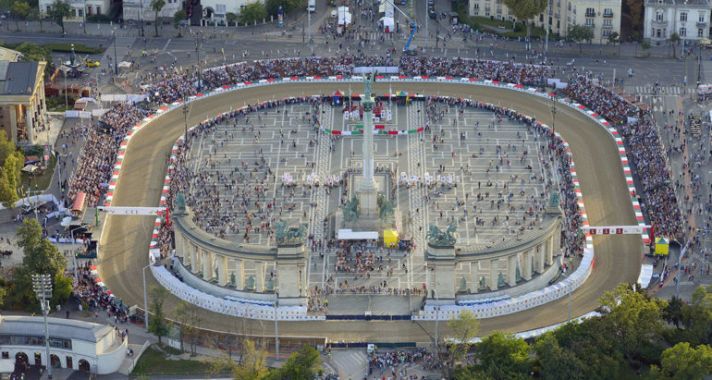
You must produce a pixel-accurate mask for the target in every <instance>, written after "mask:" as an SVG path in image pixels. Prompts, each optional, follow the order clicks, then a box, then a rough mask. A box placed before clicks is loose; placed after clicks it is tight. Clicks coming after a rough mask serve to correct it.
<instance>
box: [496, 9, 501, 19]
mask: <svg viewBox="0 0 712 380" xmlns="http://www.w3.org/2000/svg"><path fill="white" fill-rule="evenodd" d="M497 17H502V8H497Z"/></svg>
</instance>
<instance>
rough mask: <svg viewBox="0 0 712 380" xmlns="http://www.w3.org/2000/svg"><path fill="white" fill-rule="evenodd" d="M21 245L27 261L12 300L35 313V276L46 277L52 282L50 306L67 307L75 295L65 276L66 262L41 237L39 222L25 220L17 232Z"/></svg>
mask: <svg viewBox="0 0 712 380" xmlns="http://www.w3.org/2000/svg"><path fill="white" fill-rule="evenodd" d="M17 238H18V245H19V246H20V247H22V248H23V251H24V257H23V258H22V265H20V266H19V267H18V268H17V269H16V271H15V274H14V278H13V283H12V286H11V288H10V293H9V298H10V300H11V301H12V303H13V304H14V305H16V306H20V307H23V308H26V309H36V308H37V306H38V303H37V300H36V297H35V294H34V293H33V290H32V275H33V274H40V273H46V274H49V275H50V277H51V278H52V280H53V281H52V282H53V284H52V300H51V301H50V302H51V304H53V305H56V304H61V303H64V302H65V301H66V300H67V298H69V294H70V293H71V291H72V280H71V279H70V278H67V277H66V276H65V275H64V268H65V266H66V259H65V258H64V256H63V255H62V254H61V253H60V252H59V250H58V249H57V247H55V246H54V245H53V244H52V243H51V242H50V241H49V240H47V239H46V238H45V237H43V236H42V227H41V226H40V224H39V223H38V222H37V220H35V219H32V218H28V219H25V221H24V222H23V224H22V226H20V228H18V229H17Z"/></svg>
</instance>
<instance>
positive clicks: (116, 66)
mask: <svg viewBox="0 0 712 380" xmlns="http://www.w3.org/2000/svg"><path fill="white" fill-rule="evenodd" d="M111 35H112V36H113V37H114V75H119V62H117V60H116V28H114V29H113V30H112V31H111Z"/></svg>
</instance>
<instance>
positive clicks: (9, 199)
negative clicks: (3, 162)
mask: <svg viewBox="0 0 712 380" xmlns="http://www.w3.org/2000/svg"><path fill="white" fill-rule="evenodd" d="M10 177H12V176H11V175H8V174H7V173H6V172H5V171H4V170H0V200H1V201H2V204H3V206H5V207H7V208H11V207H14V206H15V203H16V202H17V201H18V200H19V199H20V197H19V196H18V195H17V188H15V187H13V186H12V181H11V179H10Z"/></svg>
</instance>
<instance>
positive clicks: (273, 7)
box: [266, 0, 307, 17]
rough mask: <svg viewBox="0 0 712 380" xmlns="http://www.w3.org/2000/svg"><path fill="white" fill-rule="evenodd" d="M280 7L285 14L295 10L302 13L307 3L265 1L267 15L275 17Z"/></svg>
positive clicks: (302, 0) (300, 1) (304, 1)
mask: <svg viewBox="0 0 712 380" xmlns="http://www.w3.org/2000/svg"><path fill="white" fill-rule="evenodd" d="M280 5H281V6H282V8H283V9H284V11H285V12H287V13H289V12H292V11H295V10H297V11H303V10H304V9H305V8H306V6H307V2H306V0H267V3H266V6H267V14H270V15H274V16H275V17H276V15H277V9H279V6H280Z"/></svg>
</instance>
